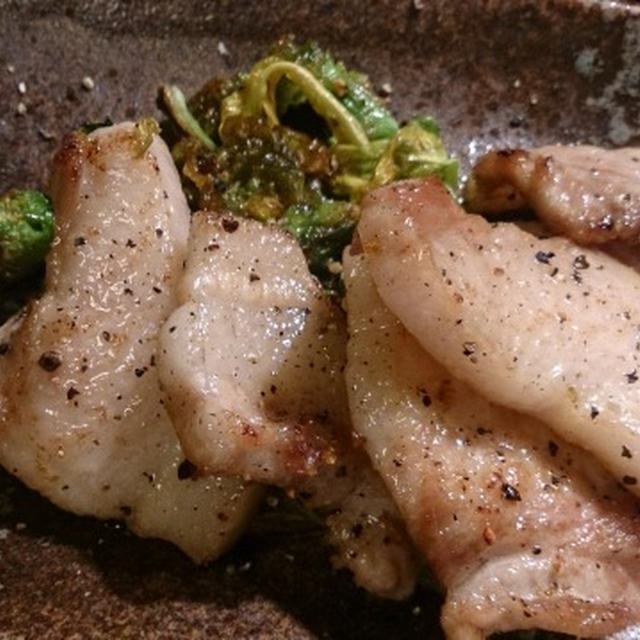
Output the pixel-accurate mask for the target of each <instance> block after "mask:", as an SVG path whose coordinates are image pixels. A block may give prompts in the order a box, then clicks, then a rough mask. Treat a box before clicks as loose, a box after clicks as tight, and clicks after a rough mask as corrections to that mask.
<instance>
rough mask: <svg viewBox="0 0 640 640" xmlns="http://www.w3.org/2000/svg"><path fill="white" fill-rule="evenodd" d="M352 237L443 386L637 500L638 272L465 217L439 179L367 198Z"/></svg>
mask: <svg viewBox="0 0 640 640" xmlns="http://www.w3.org/2000/svg"><path fill="white" fill-rule="evenodd" d="M359 234H360V237H361V240H362V244H363V247H364V251H365V254H366V255H367V258H368V264H369V267H370V270H371V274H372V277H373V279H374V281H375V282H376V286H377V289H378V291H379V293H380V296H381V297H382V299H383V300H384V302H385V304H386V305H387V306H388V307H389V309H390V310H391V311H392V312H393V313H394V314H396V315H397V316H398V318H399V319H400V321H401V322H402V323H403V324H404V325H405V326H406V327H407V328H408V329H409V331H410V332H411V333H412V334H413V335H414V336H415V337H416V339H417V340H418V341H419V342H420V343H421V344H422V346H423V347H424V348H425V349H426V350H427V351H428V352H429V353H431V354H432V355H433V356H434V357H435V358H436V359H437V360H438V361H439V362H441V363H442V364H443V365H444V366H445V367H446V368H447V369H448V370H449V371H450V372H451V374H452V375H454V376H455V377H456V378H459V379H460V380H462V381H464V382H466V383H467V384H468V385H469V386H471V387H472V388H473V389H475V390H476V391H477V392H479V393H481V394H482V395H484V396H485V397H486V398H488V399H489V400H491V401H493V402H496V403H498V404H502V405H504V406H507V407H509V408H511V409H513V410H516V411H519V412H522V413H525V414H528V415H530V416H532V417H535V418H537V419H539V420H541V421H542V422H545V423H546V424H548V425H549V426H550V427H552V429H554V430H555V431H556V432H557V433H558V434H559V435H560V436H561V437H563V438H564V439H566V440H567V441H568V442H572V443H574V444H577V445H579V446H581V447H582V448H584V449H585V450H587V451H589V452H591V453H592V454H593V455H594V456H595V457H596V458H598V460H600V462H601V463H602V464H603V465H604V466H605V468H607V469H609V471H611V472H612V473H613V474H614V475H615V477H616V479H617V480H618V481H619V482H620V483H621V484H623V485H624V486H625V487H626V488H628V489H629V490H630V491H633V492H635V493H636V494H638V493H639V492H640V482H639V480H640V379H639V378H640V373H638V372H639V370H640V369H639V361H640V346H639V345H640V333H639V330H638V327H639V326H640V275H638V273H637V272H636V271H634V270H633V269H631V268H629V267H627V266H625V265H623V264H621V263H620V262H618V261H617V260H615V259H613V258H611V257H610V256H608V255H607V254H605V253H603V252H601V251H597V250H593V249H586V248H583V247H579V246H577V245H575V244H574V243H573V242H571V241H570V240H567V239H565V238H561V237H554V238H547V239H539V238H536V237H534V236H531V235H530V234H528V233H526V232H525V231H523V230H521V229H519V228H518V227H516V226H515V225H512V224H489V223H488V222H487V221H486V220H484V219H482V218H481V217H479V216H474V215H469V214H466V213H464V211H462V210H461V209H460V208H459V207H458V206H457V205H456V204H455V202H454V201H453V200H452V199H451V197H450V196H449V195H448V193H446V191H445V190H444V188H443V187H442V186H441V185H440V184H439V183H438V182H437V181H435V180H428V181H425V182H407V183H399V184H396V185H394V186H392V187H389V188H385V189H380V190H378V191H377V192H375V193H372V194H370V195H369V196H368V198H367V201H366V203H365V205H364V208H363V217H362V220H361V223H360V225H359ZM409 301H412V302H411V303H409ZM417 301H419V303H417Z"/></svg>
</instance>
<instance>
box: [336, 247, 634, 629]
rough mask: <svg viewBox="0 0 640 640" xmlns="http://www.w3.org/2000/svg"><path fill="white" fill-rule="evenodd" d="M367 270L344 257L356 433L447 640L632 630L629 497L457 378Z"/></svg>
mask: <svg viewBox="0 0 640 640" xmlns="http://www.w3.org/2000/svg"><path fill="white" fill-rule="evenodd" d="M368 264H369V260H368V259H367V258H366V257H365V255H363V254H360V255H350V254H349V253H348V252H347V255H345V258H344V277H345V284H346V286H347V296H346V303H347V311H348V314H347V315H348V321H349V335H350V338H349V344H348V366H347V370H346V379H347V387H348V390H349V401H350V406H351V415H352V418H353V426H354V429H355V430H356V432H357V433H358V434H359V436H360V437H361V438H362V441H363V442H364V443H366V448H367V451H368V453H369V455H370V457H371V460H372V462H373V465H374V467H375V468H376V469H377V470H378V471H379V472H380V474H381V476H382V477H383V478H384V480H385V481H386V483H387V486H388V487H389V490H390V492H391V494H392V496H393V498H394V499H395V501H396V503H397V504H398V507H399V509H400V511H401V513H402V515H403V517H404V519H405V521H406V523H407V529H408V531H409V534H410V535H411V537H412V538H413V541H414V543H415V545H416V547H417V548H418V549H419V551H420V552H421V553H422V554H423V556H424V558H425V559H426V560H427V563H428V565H429V567H430V568H431V569H432V571H433V572H434V574H435V577H436V578H437V579H438V580H439V581H440V582H441V584H442V585H443V586H444V587H445V589H446V599H445V604H444V608H443V614H442V624H443V628H444V630H445V632H446V634H447V638H448V639H450V640H481V639H482V638H485V637H486V636H488V635H489V634H491V633H494V632H498V631H509V630H516V629H534V628H541V629H548V630H554V631H558V632H564V633H571V634H576V635H578V636H580V637H601V636H603V635H605V634H608V633H612V632H615V631H617V630H619V629H623V628H626V627H627V626H628V625H630V624H632V623H637V622H639V621H640V613H639V612H640V546H639V543H640V521H638V517H637V513H638V511H637V509H638V504H637V501H636V499H635V497H634V496H633V495H632V494H630V493H629V492H627V491H626V490H624V489H623V488H621V487H620V486H619V484H618V483H617V482H616V481H615V479H614V478H613V477H611V475H610V474H608V473H607V472H605V471H604V470H602V468H601V467H600V466H599V464H598V463H597V461H595V460H594V459H593V457H592V456H589V455H587V454H585V453H584V452H582V451H580V450H578V449H577V448H576V447H574V446H571V445H569V444H567V443H566V442H565V441H563V440H562V439H559V438H558V437H557V436H556V434H555V433H553V431H552V430H551V429H549V428H548V427H547V426H546V425H544V424H542V423H540V422H538V421H537V420H535V419H532V418H529V417H527V416H524V415H522V414H519V413H517V412H515V411H512V410H509V409H506V408H503V407H501V406H498V405H496V404H493V403H492V402H490V401H489V400H487V399H486V398H484V397H482V396H481V395H479V394H478V393H476V392H475V391H474V390H473V389H472V388H470V387H469V386H468V385H466V384H465V383H463V382H460V381H459V380H457V379H456V378H455V377H454V376H453V375H452V373H451V372H450V371H448V370H447V369H445V368H444V367H443V366H442V365H441V364H439V363H438V362H437V361H436V360H435V359H434V358H433V357H432V356H431V355H430V354H429V353H428V352H427V351H425V350H424V349H423V348H422V346H421V345H420V344H419V343H418V342H417V341H416V339H415V338H414V336H412V335H411V334H410V333H409V331H407V329H406V328H405V327H404V326H403V325H402V323H401V322H400V321H399V320H398V318H397V317H396V316H395V315H393V314H392V313H391V312H390V311H389V309H388V308H387V307H386V306H385V305H384V304H383V302H382V300H381V298H380V296H379V294H378V291H377V289H376V287H375V285H374V282H373V280H372V278H371V275H370V273H369V267H368ZM417 304H421V302H420V301H419V300H418V298H413V302H412V304H411V306H416V305H417Z"/></svg>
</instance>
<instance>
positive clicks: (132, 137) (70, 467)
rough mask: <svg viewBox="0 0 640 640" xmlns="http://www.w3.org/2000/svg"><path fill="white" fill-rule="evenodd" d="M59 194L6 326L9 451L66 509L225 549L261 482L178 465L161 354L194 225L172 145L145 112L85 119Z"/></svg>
mask: <svg viewBox="0 0 640 640" xmlns="http://www.w3.org/2000/svg"><path fill="white" fill-rule="evenodd" d="M52 195H53V204H54V210H55V213H56V225H57V228H56V237H55V241H54V244H53V248H52V250H51V252H50V254H49V256H48V259H47V275H46V282H45V290H44V294H43V295H42V297H41V298H39V299H37V300H34V301H32V302H31V303H30V304H29V306H28V307H27V308H26V309H25V310H24V312H23V314H22V315H21V316H20V318H18V319H17V320H14V321H12V322H10V323H9V324H7V325H6V326H5V327H4V328H3V334H4V335H3V344H4V348H3V349H2V353H3V355H2V356H0V462H1V463H2V465H3V466H4V467H5V468H6V469H7V470H9V471H10V472H12V473H14V474H15V475H17V476H18V477H19V478H20V479H21V480H22V481H23V482H25V483H26V484H27V485H29V486H30V487H32V488H34V489H36V490H38V491H39V492H40V493H42V494H43V495H45V496H46V497H48V498H49V499H51V500H52V501H53V502H55V503H56V504H57V505H59V506H61V507H63V508H64V509H67V510H69V511H73V512H75V513H78V514H84V515H94V516H97V517H100V518H124V519H125V520H126V522H127V524H128V526H129V527H130V528H131V529H132V530H133V531H135V532H136V533H137V534H139V535H142V536H151V537H157V538H164V539H166V540H169V541H171V542H173V543H175V544H177V545H178V546H179V547H180V548H181V549H183V550H184V551H185V552H186V553H187V554H189V555H190V556H191V557H192V558H193V559H194V560H196V561H203V560H206V559H209V558H211V557H214V556H216V555H219V554H220V553H221V552H222V551H224V550H225V549H226V548H228V546H229V545H230V544H231V543H232V542H233V540H234V539H235V538H236V537H237V534H238V533H239V532H240V531H241V530H242V528H243V526H244V524H245V522H246V520H247V518H248V516H249V515H250V513H251V512H252V507H253V504H254V503H255V501H256V499H257V497H258V496H259V493H260V490H259V489H257V488H255V487H251V486H247V485H246V484H245V483H244V482H243V481H241V480H239V479H231V478H224V477H210V478H206V479H197V480H196V479H190V478H184V476H185V473H181V471H184V469H183V468H182V467H181V464H182V463H183V461H184V454H183V453H182V451H181V449H180V446H179V443H178V440H177V437H176V435H175V433H174V430H173V427H172V425H171V421H170V420H169V416H168V414H167V412H166V410H165V407H164V397H163V394H162V393H161V391H160V387H159V383H158V373H157V367H156V357H157V351H158V332H159V329H160V326H161V324H162V322H163V321H164V320H165V319H166V317H167V316H168V315H169V313H170V311H171V310H172V308H173V307H174V306H175V301H176V297H175V292H174V288H175V285H176V280H177V276H178V274H179V272H180V270H181V266H182V262H183V260H184V257H185V251H186V245H187V235H188V230H189V211H188V208H187V203H186V201H185V198H184V195H183V193H182V191H181V187H180V181H179V178H178V175H177V172H176V170H175V167H174V166H173V162H172V160H171V156H170V154H169V152H168V150H167V148H166V146H165V144H164V143H163V142H162V140H161V139H160V138H159V137H157V136H155V135H154V136H153V137H150V136H149V134H146V133H145V132H144V129H143V127H140V126H139V125H136V124H128V123H125V124H121V125H118V126H114V127H109V128H103V129H99V130H97V131H95V132H93V133H91V134H90V135H85V134H80V133H76V134H73V135H71V136H70V137H69V138H68V139H67V140H66V142H65V144H64V146H63V147H62V149H61V150H60V152H59V153H58V155H57V157H56V160H55V165H54V174H53V184H52ZM186 475H188V474H186ZM181 477H182V478H183V479H181ZM218 514H224V518H220V517H218Z"/></svg>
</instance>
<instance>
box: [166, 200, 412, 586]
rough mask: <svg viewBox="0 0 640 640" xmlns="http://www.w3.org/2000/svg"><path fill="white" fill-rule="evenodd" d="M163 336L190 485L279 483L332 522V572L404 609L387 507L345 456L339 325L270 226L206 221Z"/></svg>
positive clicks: (358, 461) (401, 537)
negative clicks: (216, 479) (349, 575)
mask: <svg viewBox="0 0 640 640" xmlns="http://www.w3.org/2000/svg"><path fill="white" fill-rule="evenodd" d="M179 303H180V305H181V306H180V307H179V308H178V309H177V310H176V311H174V312H173V313H172V314H171V316H170V318H169V319H168V321H167V322H166V324H165V325H164V328H163V330H162V335H161V345H162V351H161V357H160V360H159V366H160V375H161V381H162V384H163V385H164V388H165V389H166V390H167V394H168V405H167V408H168V410H169V412H170V414H171V416H172V418H173V422H174V425H175V427H176V430H177V433H178V435H179V437H180V441H181V443H182V446H183V448H184V451H185V453H186V455H187V457H188V459H189V461H190V462H191V463H192V464H193V465H194V466H195V468H196V469H197V473H198V475H208V474H219V473H223V474H238V475H240V476H242V477H244V478H245V479H247V480H252V481H259V482H263V483H269V484H274V485H278V486H280V487H282V488H284V489H286V490H287V491H289V492H290V493H292V494H295V495H297V496H299V497H301V498H302V499H303V500H304V501H305V503H306V504H307V505H308V506H309V507H310V508H313V509H320V510H321V511H323V512H329V513H330V514H331V515H330V516H329V517H328V519H327V525H328V528H329V538H330V541H331V542H332V543H333V544H334V545H335V546H337V547H338V550H339V554H340V556H341V557H340V558H338V559H337V563H338V564H341V565H346V566H347V567H349V568H350V569H352V571H353V572H354V574H355V579H356V582H358V583H359V584H360V585H361V586H364V587H365V588H367V589H369V590H370V591H373V592H375V593H377V594H380V595H384V596H388V597H403V596H406V595H408V593H409V592H410V591H411V589H412V588H413V583H414V580H415V574H416V566H415V563H414V558H413V554H412V550H411V546H410V544H409V543H408V540H407V539H406V534H405V533H404V530H403V527H402V525H401V523H400V521H399V517H398V514H397V512H396V509H395V506H394V505H393V503H392V501H391V499H390V498H389V496H388V494H387V493H386V490H385V488H384V485H383V484H382V482H381V480H380V478H379V477H378V476H377V475H376V474H375V472H374V471H373V470H372V469H371V465H370V463H369V461H368V459H367V457H366V455H365V454H364V453H363V452H362V451H357V450H356V449H355V448H354V447H353V446H352V444H351V427H350V421H349V412H348V406H347V398H346V390H345V386H344V376H343V368H344V362H345V344H346V327H345V320H344V314H343V313H342V312H341V310H340V309H338V308H337V307H336V306H335V305H334V304H333V303H331V302H330V301H329V300H328V299H327V298H326V297H325V296H324V294H323V292H322V290H321V288H320V286H319V285H318V283H317V282H316V281H315V280H314V279H313V278H312V276H311V274H310V273H309V271H308V268H307V264H306V260H305V258H304V255H303V253H302V251H301V249H300V247H299V245H298V243H297V242H296V241H295V240H294V239H293V238H292V237H291V236H290V235H289V234H287V233H286V232H284V231H282V230H281V229H279V228H277V227H275V226H269V225H263V224H261V223H259V222H256V221H252V220H247V219H241V218H233V217H231V216H227V215H218V214H215V213H212V212H200V213H197V214H195V215H194V216H193V219H192V227H191V237H190V250H189V253H188V258H187V262H186V268H185V273H184V276H183V278H182V281H181V283H180V287H179Z"/></svg>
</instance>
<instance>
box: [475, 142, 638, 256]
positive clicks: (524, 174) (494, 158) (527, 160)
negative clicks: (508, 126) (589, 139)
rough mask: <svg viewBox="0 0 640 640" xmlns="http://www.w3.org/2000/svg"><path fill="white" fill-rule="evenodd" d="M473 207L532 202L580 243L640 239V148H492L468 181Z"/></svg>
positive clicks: (504, 208)
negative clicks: (501, 149) (499, 149)
mask: <svg viewBox="0 0 640 640" xmlns="http://www.w3.org/2000/svg"><path fill="white" fill-rule="evenodd" d="M467 201H468V205H469V207H470V209H471V210H472V211H477V212H479V213H504V212H508V211H513V210H517V209H523V208H530V209H533V210H534V211H535V212H536V214H537V215H538V216H539V217H540V218H541V219H542V220H544V221H545V222H546V223H547V224H548V225H549V226H550V227H551V229H553V230H554V231H556V232H559V233H561V234H563V235H565V236H567V237H569V238H572V239H573V240H575V241H576V242H578V243H580V244H603V243H607V242H610V241H613V240H623V241H625V242H631V243H633V244H638V243H640V149H634V148H624V149H615V150H611V151H610V150H606V149H600V148H599V147H592V146H549V147H541V148H539V149H531V150H524V149H516V150H505V151H492V152H490V153H488V154H487V155H486V156H484V157H483V158H481V159H480V161H479V162H478V163H477V165H476V166H475V167H474V169H473V172H472V175H471V178H470V180H469V182H468V186H467Z"/></svg>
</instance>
